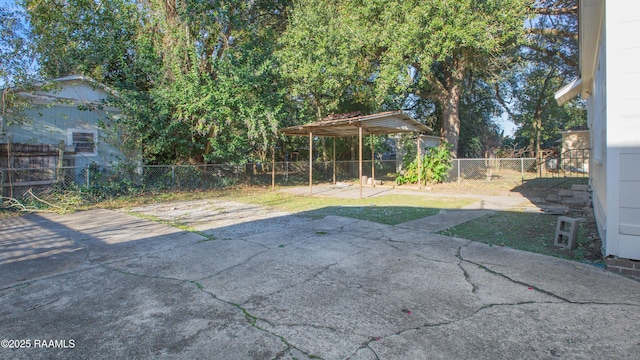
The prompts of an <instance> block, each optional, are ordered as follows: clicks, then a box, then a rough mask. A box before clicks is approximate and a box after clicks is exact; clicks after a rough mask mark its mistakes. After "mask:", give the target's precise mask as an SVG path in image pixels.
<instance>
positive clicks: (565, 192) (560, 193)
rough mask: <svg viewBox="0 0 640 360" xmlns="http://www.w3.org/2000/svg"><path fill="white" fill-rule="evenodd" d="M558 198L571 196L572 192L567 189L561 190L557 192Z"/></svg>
mask: <svg viewBox="0 0 640 360" xmlns="http://www.w3.org/2000/svg"><path fill="white" fill-rule="evenodd" d="M558 196H561V197H569V196H573V191H571V190H567V189H562V190H560V191H558Z"/></svg>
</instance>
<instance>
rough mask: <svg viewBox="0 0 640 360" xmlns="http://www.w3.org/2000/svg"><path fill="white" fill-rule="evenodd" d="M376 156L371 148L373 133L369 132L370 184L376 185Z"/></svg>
mask: <svg viewBox="0 0 640 360" xmlns="http://www.w3.org/2000/svg"><path fill="white" fill-rule="evenodd" d="M375 169H376V156H375V152H374V150H373V134H371V185H373V187H376V170H375Z"/></svg>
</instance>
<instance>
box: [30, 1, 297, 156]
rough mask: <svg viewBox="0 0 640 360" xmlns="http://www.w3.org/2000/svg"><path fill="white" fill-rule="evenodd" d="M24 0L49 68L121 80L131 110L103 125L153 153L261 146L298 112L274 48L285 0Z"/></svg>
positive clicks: (232, 151) (226, 151)
mask: <svg viewBox="0 0 640 360" xmlns="http://www.w3.org/2000/svg"><path fill="white" fill-rule="evenodd" d="M23 3H24V5H25V7H26V9H27V12H28V14H29V16H30V19H31V24H32V26H33V32H34V34H35V35H36V37H35V38H34V40H35V43H36V45H37V49H38V52H39V53H40V59H41V66H42V71H43V74H44V75H46V76H49V77H55V76H61V75H66V74H68V73H71V72H77V73H80V74H84V75H90V76H92V77H94V78H95V79H96V80H98V81H101V82H104V83H106V84H107V85H110V86H112V87H114V88H115V89H116V90H117V91H118V94H119V97H118V98H115V99H113V101H114V102H116V104H117V105H118V106H119V107H120V108H121V109H123V112H124V116H123V117H122V118H121V119H119V120H118V121H115V122H112V123H111V124H106V125H107V126H112V127H114V128H117V129H114V131H117V132H119V133H120V134H122V136H123V137H124V139H126V140H127V141H128V142H130V145H131V146H134V147H137V148H140V149H142V151H143V154H144V157H145V159H147V160H148V161H151V162H168V161H179V162H181V161H183V162H193V163H202V162H218V161H234V162H241V161H246V160H250V159H252V158H253V157H254V156H256V155H258V156H263V155H264V153H265V149H266V148H267V146H269V145H270V144H271V143H272V142H273V139H274V138H275V136H276V133H277V128H278V127H279V124H280V123H281V122H284V121H286V120H287V117H288V116H290V115H289V114H290V113H295V112H294V111H289V110H290V109H289V108H288V103H287V102H286V101H285V99H284V97H283V96H284V93H283V91H282V90H281V89H282V86H281V85H280V79H279V78H278V73H277V71H276V69H277V63H276V62H275V61H274V58H273V56H272V52H273V44H274V42H275V39H276V38H277V36H278V34H279V32H281V31H282V29H283V28H282V24H283V23H285V20H284V19H285V17H286V14H287V11H286V9H287V6H288V2H286V1H279V2H272V1H266V0H262V1H261V0H257V1H250V2H247V1H240V0H229V1H217V2H202V1H195V0H189V1H177V0H171V1H164V0H142V1H136V2H131V1H128V0H116V1H97V0H96V1H93V0H71V1H62V0H53V1H48V2H42V1H36V0H24V1H23ZM261 154H262V155H261Z"/></svg>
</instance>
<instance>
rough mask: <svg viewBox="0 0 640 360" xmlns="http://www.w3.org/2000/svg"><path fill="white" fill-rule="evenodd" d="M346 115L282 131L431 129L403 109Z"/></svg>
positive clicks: (340, 133) (336, 132) (343, 133)
mask: <svg viewBox="0 0 640 360" xmlns="http://www.w3.org/2000/svg"><path fill="white" fill-rule="evenodd" d="M345 115H346V117H340V118H338V119H336V118H335V117H336V116H335V115H334V116H333V117H332V116H329V117H327V118H325V119H323V120H321V121H318V122H314V123H311V124H305V125H296V126H290V127H288V128H285V129H282V130H281V131H280V132H282V133H284V134H285V135H289V136H308V135H309V134H310V133H313V135H314V136H326V137H346V136H358V135H359V131H358V128H359V127H361V128H362V135H384V134H395V133H403V132H418V133H424V132H427V131H429V130H431V129H430V128H429V127H428V126H426V125H424V124H421V123H419V122H418V121H416V120H415V119H413V118H412V117H411V116H409V115H407V114H405V113H403V112H402V111H388V112H382V113H377V114H371V115H361V114H360V113H350V114H345Z"/></svg>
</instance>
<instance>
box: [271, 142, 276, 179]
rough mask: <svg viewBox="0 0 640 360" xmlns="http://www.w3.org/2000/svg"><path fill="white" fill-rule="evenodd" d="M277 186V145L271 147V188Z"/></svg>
mask: <svg viewBox="0 0 640 360" xmlns="http://www.w3.org/2000/svg"><path fill="white" fill-rule="evenodd" d="M275 188H276V146H275V145H273V147H272V148H271V190H274V189H275Z"/></svg>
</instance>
